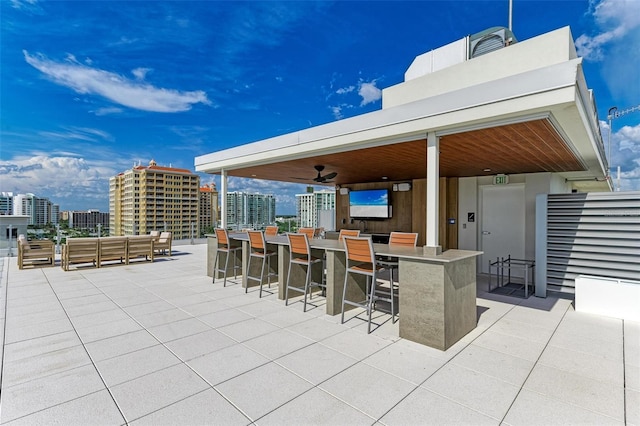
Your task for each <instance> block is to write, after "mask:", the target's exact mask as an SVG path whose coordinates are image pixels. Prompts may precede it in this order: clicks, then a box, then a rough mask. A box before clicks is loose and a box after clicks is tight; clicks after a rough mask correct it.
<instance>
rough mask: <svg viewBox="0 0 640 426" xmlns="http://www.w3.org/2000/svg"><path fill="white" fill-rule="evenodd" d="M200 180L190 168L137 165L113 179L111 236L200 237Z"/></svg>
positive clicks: (152, 162)
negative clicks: (157, 234) (166, 233)
mask: <svg viewBox="0 0 640 426" xmlns="http://www.w3.org/2000/svg"><path fill="white" fill-rule="evenodd" d="M199 188H200V177H199V176H198V175H196V174H194V173H192V172H191V171H189V170H187V169H177V168H173V167H162V166H158V165H157V164H156V162H155V161H153V160H151V161H150V162H149V165H148V166H142V165H138V166H134V167H133V168H132V169H130V170H127V171H125V172H122V173H120V174H118V175H117V176H113V177H112V178H111V179H109V231H110V235H142V234H148V233H149V232H151V231H163V230H166V231H170V232H172V234H173V239H187V238H191V237H192V236H193V237H197V236H198V235H199V233H200V232H199V221H198V202H199V199H198V198H199Z"/></svg>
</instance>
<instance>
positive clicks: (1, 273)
mask: <svg viewBox="0 0 640 426" xmlns="http://www.w3.org/2000/svg"><path fill="white" fill-rule="evenodd" d="M7 259H9V258H8V257H6V258H2V259H1V261H2V265H1V266H2V268H1V269H0V286H1V287H2V297H3V298H4V303H2V308H1V309H2V346H1V347H0V419H2V407H3V405H4V404H2V394H3V392H2V391H1V390H2V377H3V376H4V342H5V340H6V336H7V294H8V293H7V287H8V285H9V261H8V260H7ZM5 265H6V266H7V268H6V273H5Z"/></svg>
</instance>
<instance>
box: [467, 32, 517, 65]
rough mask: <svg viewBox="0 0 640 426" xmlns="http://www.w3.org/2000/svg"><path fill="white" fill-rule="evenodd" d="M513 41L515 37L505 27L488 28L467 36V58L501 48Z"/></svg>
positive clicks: (514, 41)
mask: <svg viewBox="0 0 640 426" xmlns="http://www.w3.org/2000/svg"><path fill="white" fill-rule="evenodd" d="M513 43H516V38H515V37H514V35H513V33H512V32H511V31H510V30H508V29H507V28H504V27H493V28H489V29H488V30H485V31H481V32H479V33H477V34H474V35H472V36H470V37H469V59H473V58H477V57H478V56H482V55H485V54H487V53H490V52H493V51H495V50H499V49H502V48H503V47H507V46H509V45H510V44H513Z"/></svg>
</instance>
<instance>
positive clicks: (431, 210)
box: [424, 132, 442, 255]
mask: <svg viewBox="0 0 640 426" xmlns="http://www.w3.org/2000/svg"><path fill="white" fill-rule="evenodd" d="M439 186H440V138H439V137H438V136H437V135H436V134H435V132H429V133H428V134H427V205H426V209H427V239H426V242H427V245H426V246H425V247H424V252H425V254H431V255H439V254H441V253H442V247H441V246H440V245H439V241H438V233H439V229H438V221H439V210H438V207H439V202H438V201H439V198H440V195H439V191H440V188H439Z"/></svg>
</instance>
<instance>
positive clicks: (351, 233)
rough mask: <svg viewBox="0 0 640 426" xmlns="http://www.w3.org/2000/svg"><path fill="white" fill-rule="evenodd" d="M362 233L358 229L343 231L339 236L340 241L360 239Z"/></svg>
mask: <svg viewBox="0 0 640 426" xmlns="http://www.w3.org/2000/svg"><path fill="white" fill-rule="evenodd" d="M359 236H360V231H359V230H358V229H341V230H340V234H338V241H342V240H343V239H344V237H359Z"/></svg>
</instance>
